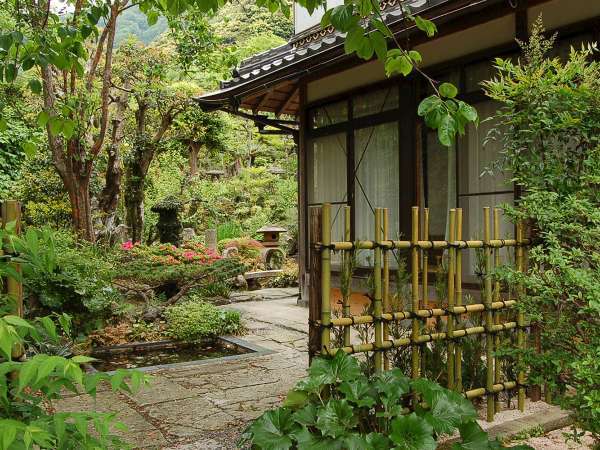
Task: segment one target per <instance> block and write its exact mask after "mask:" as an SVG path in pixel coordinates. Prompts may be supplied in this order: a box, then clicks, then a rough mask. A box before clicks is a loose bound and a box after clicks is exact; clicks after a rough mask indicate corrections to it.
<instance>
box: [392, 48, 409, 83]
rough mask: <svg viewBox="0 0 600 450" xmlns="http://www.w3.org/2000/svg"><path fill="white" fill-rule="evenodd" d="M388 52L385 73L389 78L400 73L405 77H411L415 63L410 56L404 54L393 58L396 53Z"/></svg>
mask: <svg viewBox="0 0 600 450" xmlns="http://www.w3.org/2000/svg"><path fill="white" fill-rule="evenodd" d="M390 52H391V51H388V56H387V59H386V61H385V73H386V74H387V76H388V77H389V76H391V75H394V74H396V73H400V74H402V75H404V76H407V75H409V74H410V73H411V72H412V70H413V63H412V60H411V59H410V57H409V56H407V55H405V54H404V53H402V54H401V55H399V56H392V55H395V53H390Z"/></svg>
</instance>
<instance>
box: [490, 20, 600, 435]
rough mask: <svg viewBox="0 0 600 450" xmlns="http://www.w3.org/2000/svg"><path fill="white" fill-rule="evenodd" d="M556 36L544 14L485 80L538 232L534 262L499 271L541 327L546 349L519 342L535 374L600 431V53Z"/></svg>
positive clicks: (518, 211) (533, 378) (509, 164)
mask: <svg viewBox="0 0 600 450" xmlns="http://www.w3.org/2000/svg"><path fill="white" fill-rule="evenodd" d="M552 44H553V40H552V39H551V40H547V39H545V38H544V35H543V27H542V26H541V22H538V23H537V25H536V27H535V30H534V32H533V33H532V37H531V40H530V42H529V43H527V44H524V45H523V49H524V57H523V58H522V59H521V61H522V62H521V63H519V64H515V63H513V62H511V61H510V60H498V61H497V63H496V65H497V67H498V70H499V73H498V76H497V78H496V79H495V80H492V81H489V82H487V83H485V89H486V91H487V94H488V96H490V97H491V98H492V99H494V100H496V101H498V102H499V103H500V104H501V108H500V110H499V111H498V113H497V118H496V119H497V121H498V122H499V124H500V126H499V127H498V129H497V130H495V132H494V134H493V135H492V136H491V137H494V138H495V137H498V138H499V139H501V140H502V144H503V148H504V158H503V160H502V161H500V163H501V164H502V165H503V166H504V168H505V169H506V170H507V171H509V172H510V173H512V174H513V180H514V181H515V184H517V185H518V186H520V188H521V191H522V195H521V197H520V199H519V201H518V202H517V204H516V205H515V206H514V207H507V208H506V211H507V213H508V214H510V215H511V216H512V217H513V218H514V219H515V220H523V221H525V222H527V223H529V225H530V228H531V230H532V234H533V237H534V240H533V245H532V246H531V248H530V251H529V263H528V269H527V271H526V272H525V273H520V272H517V271H515V270H511V269H510V268H506V269H505V270H503V271H501V273H500V276H501V277H502V278H503V279H504V280H505V281H506V282H507V283H508V284H509V285H512V286H518V287H520V292H522V295H521V296H520V298H519V305H520V307H521V308H522V310H523V311H524V313H525V314H526V317H527V319H528V320H529V322H530V323H532V324H534V325H535V324H537V325H538V326H539V329H540V330H541V343H542V351H541V352H540V353H537V352H536V351H535V350H534V349H533V348H532V346H530V347H529V349H528V350H526V351H524V352H521V356H522V357H523V363H524V364H523V366H524V368H529V370H530V373H529V377H528V378H529V383H531V384H541V383H546V384H547V386H548V387H549V388H550V389H551V390H552V391H553V392H554V393H555V394H556V395H555V396H554V398H555V399H556V401H558V402H560V403H561V404H562V405H564V406H566V407H569V408H571V409H572V410H573V411H574V413H575V418H576V420H577V422H578V425H579V426H580V427H582V428H584V429H587V430H590V431H592V432H593V433H594V435H595V438H596V439H597V440H600V429H599V427H598V423H600V398H599V396H598V376H597V373H598V362H597V361H598V354H599V353H598V352H599V350H598V349H599V348H600V282H599V280H600V257H599V255H600V189H599V187H600V146H599V141H598V136H600V108H599V105H600V63H598V60H597V59H596V58H595V57H596V51H597V50H596V49H595V48H593V47H591V46H590V47H588V48H584V49H582V50H579V51H576V50H574V49H572V50H571V53H570V55H569V57H568V60H567V61H566V62H565V63H563V62H561V61H560V60H559V59H558V58H555V59H549V58H547V57H546V53H547V52H548V50H549V49H551V48H552ZM594 374H595V376H594Z"/></svg>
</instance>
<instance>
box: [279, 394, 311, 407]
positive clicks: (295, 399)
mask: <svg viewBox="0 0 600 450" xmlns="http://www.w3.org/2000/svg"><path fill="white" fill-rule="evenodd" d="M307 402H308V395H307V394H306V392H304V391H298V390H294V389H292V390H291V391H289V392H288V394H287V396H286V398H285V401H284V402H283V406H285V407H286V408H292V409H298V408H302V407H303V406H304V405H306V403H307Z"/></svg>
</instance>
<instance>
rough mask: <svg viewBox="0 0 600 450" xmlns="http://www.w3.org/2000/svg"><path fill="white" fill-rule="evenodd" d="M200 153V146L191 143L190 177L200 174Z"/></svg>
mask: <svg viewBox="0 0 600 450" xmlns="http://www.w3.org/2000/svg"><path fill="white" fill-rule="evenodd" d="M199 152H200V144H198V143H197V142H190V177H195V176H196V174H197V173H198V153H199Z"/></svg>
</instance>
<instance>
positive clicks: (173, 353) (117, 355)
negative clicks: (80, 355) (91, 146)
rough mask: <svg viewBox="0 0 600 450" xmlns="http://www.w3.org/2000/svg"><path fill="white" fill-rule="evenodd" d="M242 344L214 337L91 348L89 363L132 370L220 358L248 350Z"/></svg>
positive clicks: (103, 369) (102, 369) (106, 368)
mask: <svg viewBox="0 0 600 450" xmlns="http://www.w3.org/2000/svg"><path fill="white" fill-rule="evenodd" d="M249 351H250V350H248V349H245V348H243V347H240V346H237V345H234V344H231V343H228V342H226V341H222V340H217V341H214V342H211V343H189V344H181V343H178V344H164V345H157V346H140V345H137V346H131V347H129V348H127V347H120V348H118V349H114V348H113V349H110V350H101V351H95V352H94V353H93V355H92V356H93V357H94V358H97V359H98V361H95V362H93V363H92V366H93V367H94V368H95V369H96V370H98V371H100V372H108V371H111V370H116V369H135V368H141V367H149V366H158V365H162V364H174V363H181V362H189V361H200V360H205V359H213V358H222V357H224V356H234V355H241V354H244V353H248V352H249Z"/></svg>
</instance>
